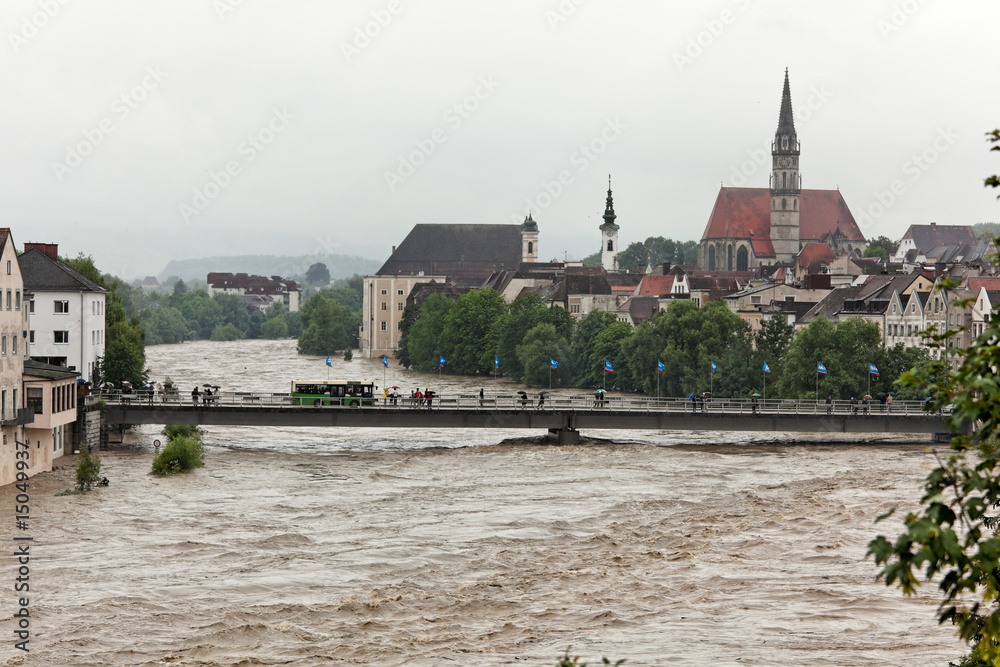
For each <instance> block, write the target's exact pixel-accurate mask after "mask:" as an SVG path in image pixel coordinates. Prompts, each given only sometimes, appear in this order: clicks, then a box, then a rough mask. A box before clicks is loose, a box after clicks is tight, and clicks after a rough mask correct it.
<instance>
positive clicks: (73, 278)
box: [17, 243, 106, 380]
mask: <svg viewBox="0 0 1000 667" xmlns="http://www.w3.org/2000/svg"><path fill="white" fill-rule="evenodd" d="M57 251H58V246H57V245H55V244H53V243H25V244H24V252H23V253H22V254H21V256H20V257H19V258H18V260H17V261H18V263H19V264H20V267H21V274H22V276H23V277H24V291H25V293H26V294H27V295H28V296H27V297H26V298H27V299H28V304H27V305H28V310H29V312H30V313H31V330H30V333H29V335H28V343H29V344H30V346H31V352H30V355H31V358H32V359H34V360H36V361H41V362H43V363H47V364H52V365H54V366H63V367H65V368H67V369H68V370H71V371H77V372H78V373H80V374H81V375H82V376H83V377H84V378H85V379H86V380H93V379H94V370H95V367H96V365H97V360H98V358H100V357H103V356H104V335H105V328H104V306H105V294H106V292H105V290H104V288H103V287H101V286H100V285H98V284H97V283H95V282H93V281H92V280H90V279H88V278H86V277H84V276H82V275H80V274H79V273H78V272H76V271H74V270H73V269H71V268H70V267H69V266H67V265H66V264H64V263H63V262H60V261H59V258H58V253H57Z"/></svg>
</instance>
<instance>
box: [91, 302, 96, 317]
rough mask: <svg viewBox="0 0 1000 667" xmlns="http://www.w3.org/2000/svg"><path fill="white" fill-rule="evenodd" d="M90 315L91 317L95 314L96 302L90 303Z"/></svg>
mask: <svg viewBox="0 0 1000 667" xmlns="http://www.w3.org/2000/svg"><path fill="white" fill-rule="evenodd" d="M90 314H91V315H96V314H97V302H96V301H91V302H90Z"/></svg>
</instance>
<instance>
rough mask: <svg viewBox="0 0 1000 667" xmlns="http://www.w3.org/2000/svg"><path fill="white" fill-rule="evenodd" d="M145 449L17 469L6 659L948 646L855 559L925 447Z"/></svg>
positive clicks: (6, 497)
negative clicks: (18, 501)
mask: <svg viewBox="0 0 1000 667" xmlns="http://www.w3.org/2000/svg"><path fill="white" fill-rule="evenodd" d="M151 459H152V454H151V453H147V452H114V453H105V454H103V455H102V460H103V469H102V473H103V474H105V475H107V476H108V477H109V479H110V480H111V485H110V486H109V487H106V488H102V489H99V490H97V491H94V492H91V493H87V494H84V495H80V496H66V497H56V496H55V495H54V494H55V493H56V492H57V491H59V490H62V489H64V488H68V487H69V486H72V478H73V467H74V465H75V457H66V458H64V459H62V460H60V461H58V462H57V466H58V469H57V470H55V471H54V472H53V473H51V474H46V475H41V476H39V477H38V478H34V479H33V480H32V488H31V492H32V522H33V524H32V525H33V534H34V535H35V540H36V543H35V546H34V548H35V549H36V551H35V554H36V558H37V560H36V561H33V569H32V576H33V579H32V583H33V587H32V593H33V602H32V605H33V623H34V625H33V629H34V632H35V634H34V635H33V642H36V643H33V644H32V654H31V661H30V662H23V663H21V662H19V658H18V657H17V655H16V654H17V653H18V652H16V651H14V650H13V649H12V647H11V645H10V644H8V645H2V646H0V659H3V663H2V664H46V665H52V666H62V665H66V666H69V665H73V666H77V665H118V664H154V663H157V664H158V663H161V662H163V661H166V662H169V663H170V664H177V665H237V664H275V663H281V664H294V665H319V664H378V665H440V664H459V665H477V666H480V665H509V664H523V665H539V666H543V665H553V664H555V662H556V659H557V657H558V656H559V655H561V653H562V651H563V650H564V649H565V647H566V646H567V645H571V646H572V647H573V649H572V653H573V654H575V655H581V656H583V657H584V658H585V659H586V660H588V661H590V662H598V661H599V660H600V657H601V656H608V657H609V658H613V659H618V658H627V659H628V663H627V664H630V665H651V664H664V663H665V662H670V664H677V665H704V664H757V665H801V664H809V665H838V666H845V665H876V664H877V665H884V664H904V663H906V662H909V661H911V660H912V657H913V656H915V655H919V656H920V658H921V660H922V661H923V662H925V663H927V664H934V663H935V662H937V663H939V664H941V665H944V664H946V663H947V661H948V660H949V659H952V660H954V659H955V658H956V657H957V656H959V655H960V654H961V653H962V646H961V644H960V643H959V642H957V641H955V639H954V638H953V637H952V633H951V630H950V628H947V627H941V626H938V625H937V623H936V621H935V620H934V603H933V600H932V599H931V598H929V597H918V598H916V599H910V600H907V599H904V598H903V597H902V596H901V595H900V594H899V592H898V591H896V590H895V589H890V588H887V587H885V586H884V585H883V584H881V583H880V582H877V581H875V573H876V571H877V570H876V568H875V566H874V565H873V563H872V562H871V561H870V560H865V558H864V552H865V548H866V545H867V542H868V540H870V539H871V538H872V537H873V536H874V535H875V534H876V533H877V532H878V530H877V527H876V526H874V524H873V522H874V519H875V517H876V516H877V515H878V514H880V513H882V512H883V511H884V510H885V509H886V508H887V507H888V506H890V505H893V504H899V505H901V506H903V507H907V506H913V505H915V504H916V502H917V500H918V496H919V488H918V484H917V483H915V481H918V480H919V479H920V478H922V477H923V476H924V475H925V474H926V471H927V470H928V469H929V467H930V466H931V465H932V461H933V458H932V457H931V456H930V455H929V454H928V453H927V451H926V448H924V447H918V446H891V447H876V446H863V447H859V446H828V447H791V446H781V447H758V446H743V447H730V446H725V445H719V446H717V447H713V448H706V447H687V446H678V447H669V448H665V447H650V446H643V445H616V446H578V447H542V446H535V445H530V444H528V445H493V446H485V447H471V448H461V449H443V448H433V449H420V450H411V451H373V452H360V451H342V450H328V451H327V452H325V453H305V452H280V451H248V450H241V449H229V450H224V449H218V448H212V449H211V451H210V452H209V455H208V456H207V459H206V466H205V468H202V469H199V470H196V471H194V472H193V473H191V474H187V475H179V476H176V477H171V478H165V479H159V478H153V477H150V476H149V474H148V471H149V464H150V462H151ZM12 492H14V490H13V489H3V490H0V502H3V503H7V506H10V504H11V503H12V502H13V498H12V496H11V494H12ZM9 523H10V522H5V524H4V526H3V528H2V529H0V534H2V535H3V536H4V538H5V539H7V540H8V543H11V542H10V540H11V539H12V537H13V535H12V533H11V531H12V526H10V525H9ZM890 523H891V522H890ZM878 528H879V529H881V530H883V531H889V530H893V529H894V527H893V526H889V525H887V524H883V525H880V526H879V527H878ZM4 560H5V565H6V567H5V568H4V571H6V572H12V571H13V569H12V558H11V557H10V556H5V557H4ZM36 586H37V587H36ZM0 630H2V631H4V632H5V633H6V634H7V635H8V636H11V635H10V631H11V630H12V621H11V620H10V619H8V620H6V621H3V622H0Z"/></svg>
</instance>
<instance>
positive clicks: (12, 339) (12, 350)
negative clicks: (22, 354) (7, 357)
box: [10, 334, 17, 357]
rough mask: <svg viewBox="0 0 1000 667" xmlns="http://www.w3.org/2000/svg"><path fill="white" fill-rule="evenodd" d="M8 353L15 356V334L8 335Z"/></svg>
mask: <svg viewBox="0 0 1000 667" xmlns="http://www.w3.org/2000/svg"><path fill="white" fill-rule="evenodd" d="M10 353H11V354H13V355H14V356H15V357H16V356H17V334H13V335H11V337H10Z"/></svg>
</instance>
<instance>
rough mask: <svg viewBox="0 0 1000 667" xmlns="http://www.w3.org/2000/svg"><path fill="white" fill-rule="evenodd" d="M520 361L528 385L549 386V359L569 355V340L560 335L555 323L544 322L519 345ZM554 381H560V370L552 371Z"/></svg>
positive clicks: (517, 352) (531, 331)
mask: <svg viewBox="0 0 1000 667" xmlns="http://www.w3.org/2000/svg"><path fill="white" fill-rule="evenodd" d="M516 354H517V358H518V362H519V363H520V365H521V367H522V368H523V369H524V376H523V381H524V384H525V385H527V386H528V387H547V386H548V383H549V377H550V375H549V371H550V368H549V359H550V358H556V359H558V358H563V359H566V358H567V357H568V355H569V342H568V341H567V340H566V338H565V337H563V336H561V335H559V333H558V331H557V330H556V327H555V325H553V324H549V323H548V322H542V323H539V324H537V325H535V326H534V327H533V328H532V329H531V330H530V331H529V332H528V333H527V335H525V337H524V341H523V342H522V343H521V344H520V345H518V346H517V350H516ZM552 378H553V381H554V383H558V382H559V379H560V375H559V373H558V371H553V372H552Z"/></svg>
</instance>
